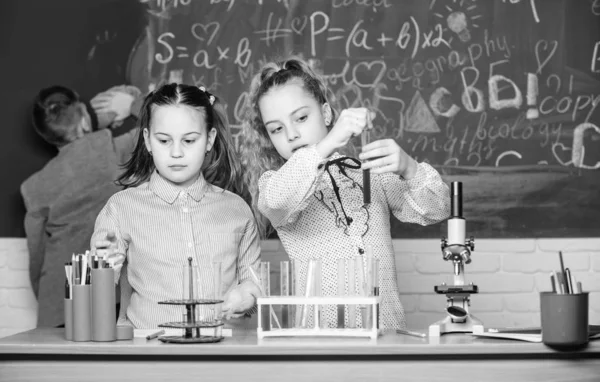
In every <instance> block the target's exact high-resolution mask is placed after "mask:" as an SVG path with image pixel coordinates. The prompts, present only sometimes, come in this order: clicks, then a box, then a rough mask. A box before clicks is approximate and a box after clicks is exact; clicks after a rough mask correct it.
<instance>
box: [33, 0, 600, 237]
mask: <svg viewBox="0 0 600 382" xmlns="http://www.w3.org/2000/svg"><path fill="white" fill-rule="evenodd" d="M124 3H127V2H124ZM86 4H87V2H86ZM138 4H139V5H142V6H143V9H142V11H141V13H142V14H143V15H144V17H145V18H144V20H146V24H145V26H146V28H145V29H144V31H143V33H140V35H139V38H138V39H137V40H136V42H135V43H132V45H131V47H130V49H131V55H130V56H129V61H128V66H127V70H126V74H127V80H128V81H129V82H130V83H132V84H134V85H136V86H138V87H139V88H140V89H142V90H143V91H147V90H149V89H152V88H154V87H156V86H159V85H160V84H162V83H165V82H173V81H174V82H185V83H192V84H202V85H204V86H207V87H208V88H209V89H210V90H211V91H213V92H214V93H216V94H218V95H219V96H220V97H221V98H222V99H224V101H225V103H226V105H227V113H228V117H229V120H230V123H231V125H232V133H233V134H234V137H236V140H237V139H239V135H240V132H241V129H240V124H241V120H242V117H243V111H244V109H245V108H246V107H248V94H247V92H246V91H247V88H248V83H249V81H250V78H251V76H252V75H253V74H254V73H256V72H257V70H258V68H259V67H260V65H261V63H263V62H265V61H267V60H270V59H272V58H273V57H276V56H284V55H286V54H289V53H294V54H298V55H301V56H303V57H304V58H306V59H307V60H309V61H310V63H311V65H313V66H314V67H315V68H317V69H319V70H320V71H321V72H322V73H324V76H325V77H326V79H327V81H328V83H329V85H330V86H331V87H332V89H333V90H334V92H335V93H336V96H337V100H338V104H339V105H338V106H339V107H341V108H345V107H358V106H367V107H369V108H371V109H373V110H374V111H375V112H376V113H377V118H376V119H375V121H374V123H375V132H374V134H373V135H374V136H375V137H376V138H393V139H395V140H396V141H397V142H398V144H400V145H401V146H402V147H403V148H404V150H405V151H407V152H408V153H409V154H410V155H412V156H413V157H415V158H416V159H417V160H419V161H425V162H428V163H430V164H431V165H433V166H434V167H435V168H436V169H437V170H438V171H439V172H440V173H441V174H442V177H443V179H444V180H445V181H446V182H452V181H462V182H463V193H464V197H463V200H464V216H465V218H466V219H467V234H468V235H474V236H475V237H476V238H484V237H487V238H514V237H598V236H600V198H599V196H600V193H599V192H598V191H597V190H598V189H600V176H599V175H600V170H599V169H600V127H599V126H600V111H599V110H598V109H599V108H598V104H599V103H600V82H599V80H600V42H599V41H600V0H591V1H590V0H585V1H583V0H582V1H569V0H543V1H542V0H488V1H477V0H331V1H320V0H206V1H204V0H203V1H200V0H197V1H196V0H142V1H139V3H138ZM32 27H34V26H32ZM358 150H360V142H358V141H357V142H352V144H351V146H350V147H349V150H348V151H349V153H350V154H353V153H356V152H357V151H358ZM445 229H446V228H445V225H444V224H437V225H434V226H430V227H420V226H414V225H410V224H401V223H398V222H396V221H395V219H394V221H393V226H392V231H393V232H392V236H393V237H395V238H415V237H439V236H441V235H444V234H445V233H446V231H445Z"/></svg>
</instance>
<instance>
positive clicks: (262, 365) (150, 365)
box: [0, 329, 600, 382]
mask: <svg viewBox="0 0 600 382" xmlns="http://www.w3.org/2000/svg"><path fill="white" fill-rule="evenodd" d="M190 378H194V380H196V381H219V382H229V381H240V382H242V381H254V380H256V381H265V382H266V381H277V382H287V381H299V380H304V381H311V382H315V381H328V382H333V381H361V382H365V381H368V382H371V381H409V380H419V381H456V380H458V381H465V382H467V381H478V382H480V381H481V382H484V381H500V380H501V381H509V382H516V381H521V380H523V381H544V382H546V381H590V382H591V381H594V382H597V381H599V380H600V342H599V341H596V342H594V341H592V342H590V344H589V345H588V346H587V347H586V348H585V349H582V350H579V351H576V352H558V351H555V350H552V349H549V348H547V347H546V346H545V345H543V344H535V343H526V342H516V341H507V340H495V339H481V338H476V337H472V336H471V335H468V334H447V335H444V336H442V337H441V338H438V339H420V338H416V337H409V336H404V335H397V334H395V333H389V334H385V335H383V336H381V337H379V338H378V339H377V340H369V339H344V338H325V339H311V338H298V339H296V338H294V339H290V338H287V339H285V338H266V339H264V340H260V341H259V340H258V339H257V338H256V335H255V334H254V335H251V334H248V335H243V336H238V337H233V338H225V340H224V341H223V342H221V343H217V344H205V345H174V344H163V343H161V342H159V341H158V340H152V341H146V340H145V339H142V338H136V339H134V340H133V341H118V342H109V343H95V342H79V343H77V342H69V341H65V340H64V339H63V331H62V329H35V330H31V331H28V332H24V333H20V334H17V335H14V336H11V337H6V338H3V339H0V380H1V381H15V382H19V381H61V382H69V381H135V382H146V381H178V382H187V381H191V380H192V379H190Z"/></svg>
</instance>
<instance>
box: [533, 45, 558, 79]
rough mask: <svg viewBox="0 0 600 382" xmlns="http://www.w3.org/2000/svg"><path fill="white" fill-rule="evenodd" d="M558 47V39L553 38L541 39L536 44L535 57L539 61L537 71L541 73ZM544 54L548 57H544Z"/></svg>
mask: <svg viewBox="0 0 600 382" xmlns="http://www.w3.org/2000/svg"><path fill="white" fill-rule="evenodd" d="M556 48H558V41H556V40H552V41H550V42H548V41H546V40H540V41H538V42H537V43H536V44H535V59H536V61H537V65H538V68H537V73H538V74H539V73H541V72H542V69H544V66H546V64H548V62H549V61H550V59H551V58H552V56H554V53H556ZM544 55H545V56H546V58H545V59H544V58H543V57H544Z"/></svg>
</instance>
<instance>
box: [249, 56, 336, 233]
mask: <svg viewBox="0 0 600 382" xmlns="http://www.w3.org/2000/svg"><path fill="white" fill-rule="evenodd" d="M293 80H300V81H299V82H301V83H302V85H303V87H304V89H305V90H306V91H307V92H308V93H309V94H310V95H311V96H312V97H313V98H314V99H315V100H316V101H317V102H319V103H320V104H321V105H323V104H325V103H328V104H329V105H330V107H331V112H332V118H331V121H330V123H329V125H328V126H327V128H329V129H330V128H331V127H332V126H333V124H334V121H335V119H336V115H335V108H334V102H335V98H334V95H333V93H332V92H331V91H330V90H329V88H327V86H326V83H325V81H324V80H323V78H322V77H321V76H320V75H318V74H317V73H316V72H315V71H314V70H313V69H312V68H311V67H310V66H309V65H308V63H306V62H305V61H303V60H302V59H301V58H299V57H295V56H294V57H289V58H287V59H285V60H281V61H272V62H269V63H267V64H265V65H264V66H263V67H262V68H261V69H260V70H259V72H258V73H257V74H256V75H255V76H254V77H253V78H252V81H251V83H250V91H249V93H250V94H249V95H250V97H249V100H250V107H248V108H247V109H246V115H245V118H244V121H243V123H242V136H241V139H240V153H241V160H242V168H243V179H244V182H245V183H246V187H247V190H248V192H249V193H250V197H251V207H252V210H253V212H254V215H255V217H256V220H257V223H258V228H259V232H260V235H261V237H263V238H264V237H266V236H267V235H268V234H269V233H270V232H272V227H271V225H270V223H269V221H268V219H267V218H265V217H264V216H263V215H262V214H261V213H260V211H259V210H258V180H259V179H260V177H261V175H262V174H264V173H265V172H267V171H269V170H275V171H276V170H279V168H281V166H283V164H284V163H285V159H284V158H283V157H281V155H279V153H278V152H277V150H276V149H275V146H273V143H272V142H271V138H270V137H269V135H268V133H267V129H266V128H265V126H264V123H263V120H262V118H261V115H260V109H259V107H258V102H259V101H260V99H261V97H262V96H264V95H265V94H266V93H268V92H269V90H271V89H273V88H276V87H279V86H283V85H285V84H287V83H289V82H290V81H293Z"/></svg>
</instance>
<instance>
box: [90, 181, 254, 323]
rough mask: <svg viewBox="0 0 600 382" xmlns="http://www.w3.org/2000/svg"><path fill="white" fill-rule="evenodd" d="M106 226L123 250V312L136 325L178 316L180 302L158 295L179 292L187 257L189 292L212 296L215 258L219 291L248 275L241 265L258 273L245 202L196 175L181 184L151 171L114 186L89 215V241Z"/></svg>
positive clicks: (203, 310) (204, 314) (202, 314)
mask: <svg viewBox="0 0 600 382" xmlns="http://www.w3.org/2000/svg"><path fill="white" fill-rule="evenodd" d="M109 231H113V232H115V234H116V238H117V246H118V252H120V253H124V254H126V263H127V266H126V267H125V268H123V269H126V276H127V279H128V281H129V284H130V285H131V288H132V294H131V299H130V301H129V305H128V307H127V311H126V315H127V316H126V317H127V320H128V321H129V322H131V324H132V325H133V326H134V327H136V328H155V327H157V326H158V325H159V324H161V323H167V322H180V321H182V313H184V310H185V309H184V308H183V307H182V306H176V305H163V304H158V302H160V301H165V300H173V299H182V298H184V296H183V293H184V285H183V283H184V266H185V265H186V264H188V258H189V257H191V258H192V259H193V260H192V263H193V264H194V265H197V266H198V279H199V282H198V283H197V284H196V289H197V290H196V298H218V297H219V296H215V289H216V288H215V287H214V280H215V278H214V274H213V271H212V269H213V263H214V262H220V263H221V269H222V271H221V280H222V281H221V290H222V293H223V294H224V293H225V292H226V291H227V290H228V289H229V288H230V287H232V286H235V285H237V284H239V283H241V282H242V281H244V280H246V279H249V278H250V272H249V270H248V267H250V266H252V267H253V268H254V269H255V271H256V272H257V274H258V264H259V261H260V246H259V238H258V231H257V228H256V224H255V221H254V216H253V215H252V212H251V210H250V208H249V207H248V205H247V204H246V203H245V202H244V201H243V199H242V198H240V197H239V196H237V195H235V194H233V193H231V192H229V191H225V190H223V189H221V188H219V187H216V186H213V185H211V184H209V183H207V182H206V180H205V179H204V177H202V176H201V177H200V178H199V179H198V180H197V181H196V182H195V183H194V184H193V185H192V186H190V187H189V188H188V189H186V190H182V189H181V188H178V187H176V186H174V185H172V184H171V183H169V182H167V181H166V180H165V179H164V178H162V177H161V176H160V175H159V174H158V173H156V172H154V173H153V174H152V176H151V178H150V180H149V181H148V182H146V183H144V184H141V185H140V186H138V187H135V188H129V189H126V190H124V191H121V192H118V193H116V194H115V195H113V196H112V197H111V198H110V199H109V200H108V202H107V203H106V205H105V206H104V208H103V209H102V211H101V212H100V214H99V215H98V218H97V219H96V226H95V229H94V234H93V236H92V239H91V246H92V248H94V243H95V242H96V241H97V240H104V239H105V237H106V234H107V233H108V232H109ZM119 271H120V270H119V269H115V272H117V273H118V272H119ZM118 277H119V275H118V274H117V275H116V278H117V279H118ZM223 294H222V295H223ZM222 295H221V297H222ZM198 316H199V317H198V318H200V319H203V318H204V319H209V318H210V312H209V307H207V306H200V307H199V312H198Z"/></svg>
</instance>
